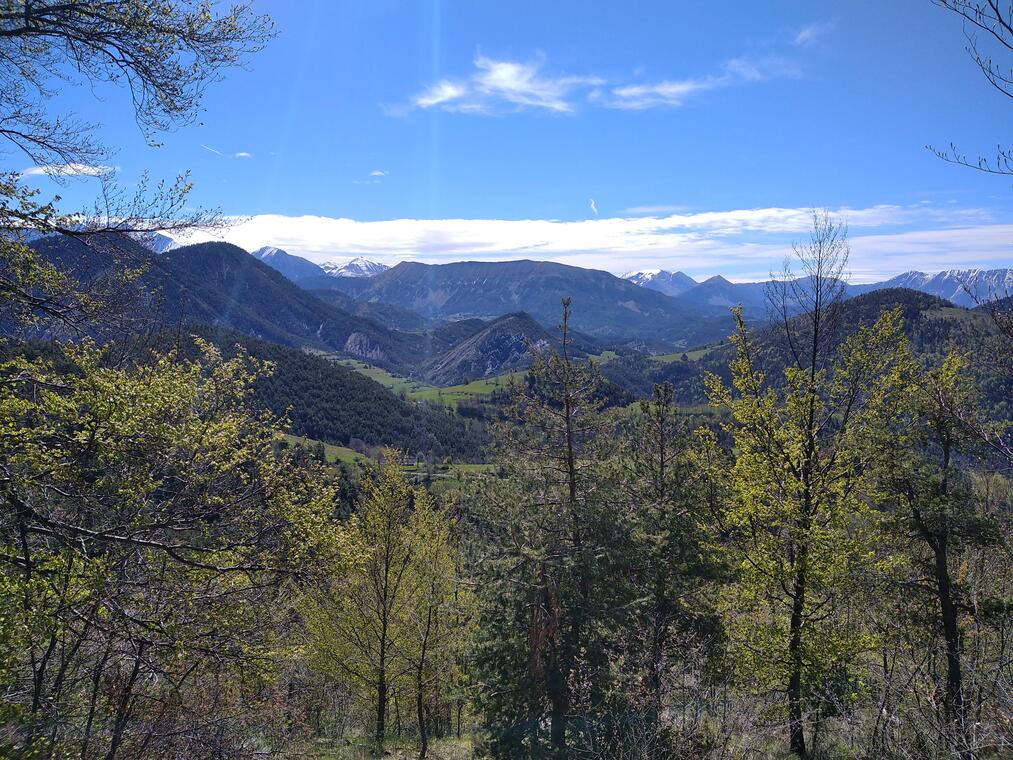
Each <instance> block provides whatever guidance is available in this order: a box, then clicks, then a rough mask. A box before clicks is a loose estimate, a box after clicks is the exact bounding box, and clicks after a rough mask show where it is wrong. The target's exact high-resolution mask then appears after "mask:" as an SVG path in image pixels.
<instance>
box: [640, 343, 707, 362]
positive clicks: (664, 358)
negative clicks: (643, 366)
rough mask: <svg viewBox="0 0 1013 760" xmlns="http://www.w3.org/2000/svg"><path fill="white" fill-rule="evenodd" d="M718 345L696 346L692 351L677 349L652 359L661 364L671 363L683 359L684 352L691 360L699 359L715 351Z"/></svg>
mask: <svg viewBox="0 0 1013 760" xmlns="http://www.w3.org/2000/svg"><path fill="white" fill-rule="evenodd" d="M715 348H717V346H705V347H704V348H694V349H693V350H692V351H677V352H676V353H674V354H661V355H659V356H652V357H651V359H652V360H653V361H656V362H660V363H661V364H671V363H672V362H678V361H682V356H683V354H685V355H686V358H687V359H689V360H690V361H691V362H695V361H699V360H700V359H702V358H704V357H705V356H706V355H707V354H709V353H710V352H711V351H713V350H714V349H715Z"/></svg>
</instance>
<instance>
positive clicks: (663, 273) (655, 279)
mask: <svg viewBox="0 0 1013 760" xmlns="http://www.w3.org/2000/svg"><path fill="white" fill-rule="evenodd" d="M622 278H623V279H624V280H629V281H630V282H632V283H633V284H634V285H639V286H640V287H642V288H650V289H651V290H657V291H659V292H661V293H664V294H665V295H669V296H677V295H679V294H680V293H685V292H686V291H687V290H689V289H690V288H693V287H695V286H696V285H697V282H696V280H694V279H693V278H691V277H689V276H688V275H686V274H683V273H682V272H669V271H668V270H667V269H644V270H641V271H639V272H627V273H626V274H624V275H623V277H622Z"/></svg>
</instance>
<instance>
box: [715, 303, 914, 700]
mask: <svg viewBox="0 0 1013 760" xmlns="http://www.w3.org/2000/svg"><path fill="white" fill-rule="evenodd" d="M738 324H739V328H738V332H737V333H736V335H735V336H734V337H733V341H734V342H735V345H736V348H737V356H736V358H735V360H734V361H733V362H732V376H733V382H734V389H735V390H734V392H733V391H732V390H731V389H729V388H727V387H725V386H724V385H722V384H721V382H720V381H719V380H718V379H717V378H712V379H711V382H710V390H711V398H712V400H713V403H715V404H720V405H724V406H727V407H729V408H730V409H731V411H732V422H731V423H729V425H728V429H729V431H730V432H731V433H732V434H733V435H734V439H735V446H736V448H737V453H738V456H737V458H736V461H735V466H734V468H733V469H732V480H733V484H734V488H735V493H736V498H735V499H734V500H733V501H732V503H731V505H730V508H729V509H728V510H727V512H726V515H725V519H726V524H727V525H728V527H729V528H730V529H731V531H732V541H731V544H730V546H731V551H732V554H733V556H734V557H735V559H736V561H737V562H738V563H739V573H738V578H737V581H736V583H734V584H731V585H730V586H728V587H727V588H726V589H725V590H724V608H725V609H726V611H727V613H726V619H727V620H728V622H729V626H728V633H729V636H730V639H731V647H732V651H733V653H734V655H735V656H736V658H737V659H738V661H739V667H740V669H741V670H742V671H743V673H744V674H745V676H746V677H747V678H748V679H749V680H750V681H752V682H754V683H756V685H757V686H758V687H759V688H764V689H770V690H775V691H780V692H783V693H785V694H786V695H787V696H788V700H789V705H790V706H793V707H796V708H797V709H799V710H800V714H801V712H806V713H808V712H810V711H814V710H817V709H820V707H821V705H822V703H823V702H824V701H834V700H845V701H846V700H848V699H851V698H854V694H853V692H854V690H855V689H856V688H858V686H857V684H856V683H854V674H853V669H852V665H853V664H854V662H855V660H856V658H857V657H858V656H859V655H860V654H861V653H862V652H863V651H865V650H867V649H868V648H869V647H870V645H871V641H870V640H869V639H868V637H867V635H866V633H865V632H864V631H863V630H862V628H861V627H860V626H858V625H855V624H854V623H853V621H855V620H856V619H857V618H856V617H855V616H854V615H849V614H848V611H847V605H848V602H849V600H850V601H853V602H856V603H861V591H862V589H861V581H862V578H863V576H864V575H865V573H866V572H867V570H868V569H869V568H868V566H869V564H870V563H872V562H873V561H874V559H875V552H874V548H875V542H876V539H875V534H874V532H873V528H874V525H875V519H874V518H873V516H872V513H871V512H870V510H869V505H868V502H867V501H866V500H865V499H863V498H862V497H863V491H862V483H861V472H862V469H863V468H862V462H861V460H860V457H859V449H858V447H857V445H856V442H857V441H858V440H861V438H862V436H863V435H864V431H865V429H866V428H867V426H868V425H869V423H870V420H869V419H868V418H869V416H870V414H871V412H872V410H875V409H876V407H877V406H878V405H879V404H880V400H881V398H880V397H883V396H893V395H895V394H896V393H898V391H900V390H901V389H902V388H903V383H904V381H905V379H906V375H907V373H909V372H910V364H909V362H908V361H906V359H905V357H906V348H905V345H904V341H903V338H902V335H901V333H900V316H899V314H898V313H896V312H893V313H887V314H884V315H883V316H882V317H881V318H880V319H879V320H878V321H877V323H876V324H875V325H874V326H873V327H871V328H863V329H861V330H859V332H858V333H857V334H856V335H854V336H853V337H852V338H850V339H849V340H848V341H846V342H845V343H844V344H843V346H842V347H841V349H840V352H839V358H838V359H837V360H836V361H835V362H833V363H832V364H830V365H829V366H823V367H820V368H819V369H815V368H813V367H810V368H809V369H807V368H806V367H798V366H789V367H788V368H787V369H786V370H785V382H784V385H783V388H782V389H780V390H778V389H775V388H772V387H770V385H769V384H768V383H767V382H766V378H765V377H764V375H763V373H762V372H761V371H760V370H759V369H758V368H757V367H756V364H755V360H754V356H755V344H754V343H753V340H752V338H751V336H750V335H749V333H748V331H747V330H746V328H745V325H744V323H743V322H742V319H741V315H739V316H738ZM793 699H794V700H798V703H797V704H796V705H791V700H793Z"/></svg>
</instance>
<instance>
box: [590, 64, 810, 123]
mask: <svg viewBox="0 0 1013 760" xmlns="http://www.w3.org/2000/svg"><path fill="white" fill-rule="evenodd" d="M785 76H790V77H795V76H798V69H797V67H796V66H795V65H794V64H792V63H790V62H789V61H787V60H785V59H783V58H763V59H751V58H733V59H731V60H729V61H726V62H725V64H724V66H723V67H722V69H721V71H720V72H719V73H717V74H709V75H707V76H702V77H693V78H689V79H672V80H664V81H660V82H648V83H645V84H632V85H624V86H622V87H613V88H612V89H611V91H610V97H607V98H605V99H604V100H603V105H605V106H607V107H609V108H622V109H627V110H643V109H646V108H656V107H659V106H667V107H678V106H682V105H685V103H686V101H687V100H688V99H689V98H691V97H692V96H694V95H698V94H699V93H702V92H706V91H708V90H716V89H718V88H722V87H731V86H734V85H739V84H746V83H749V82H762V81H764V80H767V79H772V78H775V77H785Z"/></svg>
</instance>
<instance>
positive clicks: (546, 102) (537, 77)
mask: <svg viewBox="0 0 1013 760" xmlns="http://www.w3.org/2000/svg"><path fill="white" fill-rule="evenodd" d="M542 65H543V61H542V60H536V61H533V62H528V63H521V62H518V61H498V60H494V59H492V58H488V57H486V56H484V55H479V56H478V57H476V58H475V71H474V72H473V73H472V74H471V76H470V77H468V78H467V79H463V80H457V81H455V80H453V79H442V80H440V81H439V82H437V83H436V84H434V85H433V86H432V87H429V88H427V89H426V90H424V91H423V92H421V93H419V94H418V95H416V96H415V97H414V98H413V99H412V102H413V104H414V105H415V106H416V107H418V108H434V107H439V108H442V109H444V110H447V111H459V112H462V113H482V114H490V113H496V112H498V111H502V110H521V109H528V108H531V109H541V110H545V111H554V112H557V113H568V112H570V111H573V110H574V103H573V102H572V100H571V96H572V95H574V94H575V93H576V92H578V91H580V90H583V89H586V88H589V87H595V86H598V85H601V84H603V83H604V80H602V79H601V78H600V77H595V76H571V75H550V74H544V73H542Z"/></svg>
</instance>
